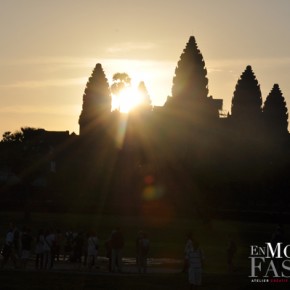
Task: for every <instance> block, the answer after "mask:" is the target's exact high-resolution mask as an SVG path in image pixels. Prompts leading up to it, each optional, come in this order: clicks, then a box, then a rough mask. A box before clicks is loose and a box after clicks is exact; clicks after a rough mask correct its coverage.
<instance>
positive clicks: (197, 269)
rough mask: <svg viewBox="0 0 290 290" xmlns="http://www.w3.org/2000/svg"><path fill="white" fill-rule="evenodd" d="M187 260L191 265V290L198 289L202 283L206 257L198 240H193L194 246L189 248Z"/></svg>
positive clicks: (189, 277) (189, 273)
mask: <svg viewBox="0 0 290 290" xmlns="http://www.w3.org/2000/svg"><path fill="white" fill-rule="evenodd" d="M187 259H188V263H189V269H188V281H189V284H190V290H193V289H197V288H198V287H199V286H200V285H201V283H202V267H203V261H204V256H203V252H202V250H201V248H200V246H199V243H198V242H197V241H196V240H192V246H189V247H188V250H187Z"/></svg>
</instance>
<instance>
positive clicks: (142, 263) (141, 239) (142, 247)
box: [136, 231, 150, 273]
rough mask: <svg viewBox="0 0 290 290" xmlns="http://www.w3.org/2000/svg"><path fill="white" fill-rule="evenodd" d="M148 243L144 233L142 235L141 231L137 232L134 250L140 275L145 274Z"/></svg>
mask: <svg viewBox="0 0 290 290" xmlns="http://www.w3.org/2000/svg"><path fill="white" fill-rule="evenodd" d="M149 247H150V242H149V239H148V237H147V234H146V233H143V232H142V231H141V232H139V235H138V237H137V240H136V250H137V257H136V261H137V266H138V272H139V273H141V272H143V273H147V258H148V252H149Z"/></svg>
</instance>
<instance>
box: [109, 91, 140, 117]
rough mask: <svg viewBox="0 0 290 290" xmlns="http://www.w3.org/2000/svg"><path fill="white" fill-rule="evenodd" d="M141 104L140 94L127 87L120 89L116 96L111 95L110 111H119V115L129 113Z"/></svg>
mask: <svg viewBox="0 0 290 290" xmlns="http://www.w3.org/2000/svg"><path fill="white" fill-rule="evenodd" d="M141 102H142V100H141V95H140V92H139V91H138V90H137V89H135V88H133V87H131V86H129V87H126V88H124V89H122V90H121V91H120V93H119V94H118V95H115V94H113V95H112V111H113V110H119V111H120V112H121V113H129V112H130V111H132V110H133V109H134V108H135V107H137V106H138V105H139V104H141Z"/></svg>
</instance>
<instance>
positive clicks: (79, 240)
mask: <svg viewBox="0 0 290 290" xmlns="http://www.w3.org/2000/svg"><path fill="white" fill-rule="evenodd" d="M84 239H85V237H84V233H83V232H79V233H78V235H77V236H76V237H75V238H74V241H73V253H74V262H75V263H76V264H77V266H78V268H79V269H81V266H82V256H83V251H84Z"/></svg>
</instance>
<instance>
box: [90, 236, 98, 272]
mask: <svg viewBox="0 0 290 290" xmlns="http://www.w3.org/2000/svg"><path fill="white" fill-rule="evenodd" d="M98 249H99V240H98V237H97V235H96V233H95V232H91V233H90V234H89V237H88V261H89V263H88V266H89V269H91V268H92V267H93V266H95V265H96V262H97V256H98Z"/></svg>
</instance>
